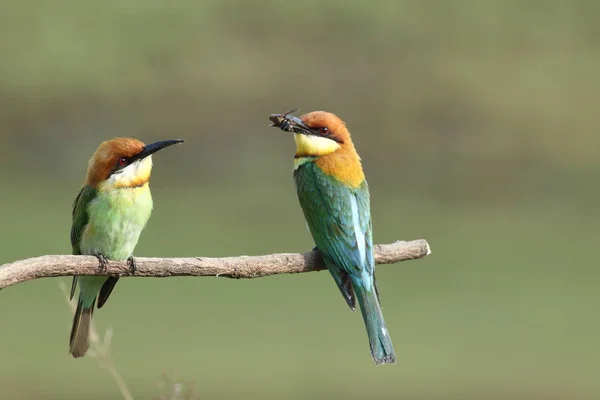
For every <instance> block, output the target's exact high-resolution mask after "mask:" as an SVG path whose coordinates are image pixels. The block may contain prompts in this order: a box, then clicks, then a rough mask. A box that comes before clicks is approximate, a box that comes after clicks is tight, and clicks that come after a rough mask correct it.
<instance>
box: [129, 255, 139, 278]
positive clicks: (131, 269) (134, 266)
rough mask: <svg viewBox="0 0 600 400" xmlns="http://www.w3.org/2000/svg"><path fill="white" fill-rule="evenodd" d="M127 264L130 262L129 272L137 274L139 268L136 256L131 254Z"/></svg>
mask: <svg viewBox="0 0 600 400" xmlns="http://www.w3.org/2000/svg"><path fill="white" fill-rule="evenodd" d="M127 264H129V272H130V273H131V275H133V274H135V271H136V270H137V264H136V261H135V257H134V256H129V258H128V259H127Z"/></svg>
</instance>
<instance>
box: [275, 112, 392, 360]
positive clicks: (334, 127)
mask: <svg viewBox="0 0 600 400" xmlns="http://www.w3.org/2000/svg"><path fill="white" fill-rule="evenodd" d="M290 113H291V112H290ZM290 113H286V114H273V115H271V118H270V120H271V121H272V122H273V126H276V127H279V128H281V129H283V130H284V131H288V132H293V133H294V139H295V142H296V154H295V157H294V181H295V184H296V190H297V194H298V199H299V200H300V206H301V207H302V211H303V212H304V217H305V219H306V222H307V225H308V228H309V230H310V232H311V234H312V237H313V239H314V241H315V244H316V247H317V249H318V250H319V251H320V253H321V255H322V257H323V260H324V262H325V265H326V266H327V269H328V270H329V272H330V273H331V275H332V276H333V279H334V280H335V282H336V284H337V286H338V287H339V289H340V291H341V293H342V295H343V296H344V299H345V300H346V302H347V303H348V305H349V306H350V308H351V309H352V310H354V308H355V304H356V303H355V298H358V303H359V304H360V309H361V312H362V316H363V319H364V323H365V325H366V328H367V334H368V336H369V343H370V345H371V355H372V356H373V359H374V360H375V363H376V364H377V365H379V364H385V363H390V364H393V363H395V362H396V355H395V354H394V348H393V346H392V341H391V338H390V335H389V332H388V330H387V327H386V324H385V321H384V320H383V314H382V312H381V306H380V304H379V293H378V290H377V286H376V282H375V276H374V273H375V261H374V258H373V239H372V225H371V210H370V200H369V188H368V186H367V181H366V180H365V174H364V173H363V169H362V166H361V161H360V157H359V156H358V154H357V153H356V150H355V148H354V144H353V143H352V140H351V138H350V132H348V129H347V128H346V124H345V123H344V121H342V120H341V119H340V118H338V117H337V116H336V115H334V114H331V113H328V112H324V111H314V112H311V113H308V114H305V115H303V116H302V117H300V118H298V117H295V116H293V115H291V114H290Z"/></svg>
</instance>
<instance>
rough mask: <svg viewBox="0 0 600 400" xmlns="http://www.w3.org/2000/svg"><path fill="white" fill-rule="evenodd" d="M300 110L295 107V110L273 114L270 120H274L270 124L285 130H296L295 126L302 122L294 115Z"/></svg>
mask: <svg viewBox="0 0 600 400" xmlns="http://www.w3.org/2000/svg"><path fill="white" fill-rule="evenodd" d="M298 110H299V109H298V108H295V109H293V110H290V111H287V112H284V113H283V114H271V116H270V117H269V120H270V121H271V122H272V124H271V125H270V126H274V127H277V128H280V129H281V130H282V131H285V132H292V131H293V130H294V126H295V125H296V124H297V123H298V122H300V120H299V119H298V117H296V116H295V115H293V114H294V113H295V112H297V111H298Z"/></svg>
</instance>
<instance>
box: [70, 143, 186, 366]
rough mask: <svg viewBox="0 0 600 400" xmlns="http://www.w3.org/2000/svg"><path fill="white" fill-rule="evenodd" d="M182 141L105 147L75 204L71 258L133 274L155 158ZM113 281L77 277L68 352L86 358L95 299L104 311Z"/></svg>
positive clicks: (149, 206) (91, 163) (146, 215)
mask: <svg viewBox="0 0 600 400" xmlns="http://www.w3.org/2000/svg"><path fill="white" fill-rule="evenodd" d="M182 142H183V140H179V139H178V140H164V141H161V142H156V143H152V144H148V145H145V144H144V143H142V142H140V141H139V140H136V139H130V138H115V139H112V140H108V141H106V142H102V143H101V144H100V146H99V147H98V149H97V150H96V152H95V153H94V155H93V156H92V158H91V159H90V161H89V165H88V169H87V175H86V179H85V183H84V185H83V187H82V188H81V190H80V191H79V194H78V195H77V197H76V198H75V202H74V204H73V225H72V226H71V245H72V246H73V254H86V255H93V256H96V257H98V260H99V261H100V268H101V270H106V266H107V260H120V261H124V260H127V261H128V263H129V266H130V269H131V272H132V273H134V272H135V259H134V258H133V250H134V248H135V246H136V244H137V242H138V239H139V237H140V234H141V233H142V230H143V229H144V226H145V225H146V222H148V219H149V218H150V214H151V213H152V196H151V195H150V188H149V186H148V184H149V181H150V173H151V171H152V154H154V153H156V152H157V151H159V150H161V149H164V148H165V147H167V146H171V145H173V144H176V143H182ZM118 280H119V277H115V276H110V277H107V276H74V277H73V284H72V286H71V299H72V298H73V295H74V294H75V288H76V287H77V284H79V299H78V301H77V310H76V311H75V315H74V317H73V327H72V328H71V336H70V339H69V352H70V353H71V355H73V357H75V358H78V357H83V356H84V355H85V353H86V352H87V350H88V347H89V343H88V336H89V328H90V322H91V318H92V314H93V312H94V306H95V304H96V300H97V301H98V303H97V304H98V308H101V307H102V306H103V305H104V303H106V300H107V299H108V297H109V296H110V294H111V292H112V290H113V288H114V287H115V285H116V284H117V281H118Z"/></svg>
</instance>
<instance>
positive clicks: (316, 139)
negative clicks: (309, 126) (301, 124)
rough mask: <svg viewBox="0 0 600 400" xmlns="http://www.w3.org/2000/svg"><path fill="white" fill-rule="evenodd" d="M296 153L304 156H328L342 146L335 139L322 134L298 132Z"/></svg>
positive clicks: (295, 138)
mask: <svg viewBox="0 0 600 400" xmlns="http://www.w3.org/2000/svg"><path fill="white" fill-rule="evenodd" d="M294 140H295V142H296V154H297V155H304V156H326V155H327V154H331V153H333V152H334V151H336V150H337V149H339V148H340V144H339V143H338V142H336V141H335V140H333V139H328V138H326V137H322V136H314V135H304V134H302V133H296V134H295V135H294Z"/></svg>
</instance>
